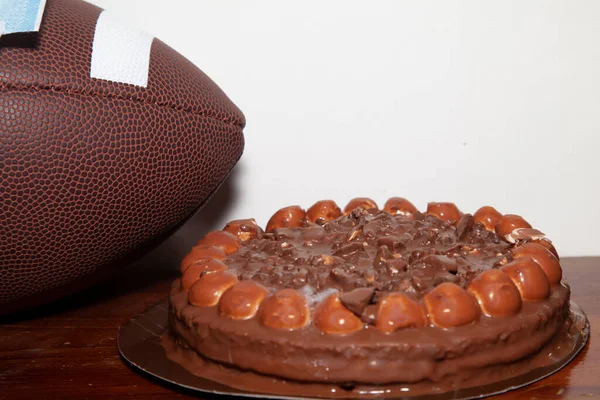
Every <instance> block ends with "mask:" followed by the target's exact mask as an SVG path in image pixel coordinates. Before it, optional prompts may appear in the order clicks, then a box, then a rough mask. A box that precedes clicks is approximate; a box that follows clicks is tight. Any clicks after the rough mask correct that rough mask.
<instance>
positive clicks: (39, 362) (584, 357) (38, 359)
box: [0, 255, 600, 400]
mask: <svg viewBox="0 0 600 400" xmlns="http://www.w3.org/2000/svg"><path fill="white" fill-rule="evenodd" d="M167 264H169V263H167ZM563 267H564V271H565V276H566V277H567V279H568V280H569V282H570V284H571V287H572V291H573V295H572V298H573V300H575V302H577V303H578V304H579V305H580V306H581V307H582V308H583V310H584V311H585V312H586V313H587V315H588V317H589V320H590V322H591V325H592V333H591V338H590V342H589V343H588V345H587V346H586V348H585V349H584V350H583V352H582V353H581V354H580V355H579V356H578V357H577V358H576V359H575V360H574V361H573V362H572V363H571V364H570V365H569V366H567V367H566V368H564V369H563V370H561V371H560V372H558V373H556V374H554V375H552V376H551V377H549V378H546V379H544V380H542V381H540V382H537V383H535V384H533V385H531V386H528V387H525V388H523V389H520V390H517V391H514V392H510V393H509V394H505V395H503V396H499V398H515V399H533V398H537V399H548V398H577V399H587V398H595V397H598V398H600V329H595V328H597V327H598V326H599V324H600V285H599V282H600V257H594V258H572V259H564V260H563ZM175 271H176V269H175V268H174V266H173V265H167V266H165V265H164V259H161V258H160V257H158V258H156V257H153V256H152V255H151V256H150V257H146V258H145V259H144V260H141V261H140V262H138V263H136V264H135V265H133V266H131V267H129V268H125V269H123V271H122V272H121V273H120V274H119V275H118V276H116V277H115V278H114V279H112V280H111V281H109V282H106V283H104V284H101V285H99V286H96V287H95V288H92V289H90V290H88V291H85V292H83V293H80V294H79V295H76V296H73V297H70V298H68V299H64V300H62V301H60V302H58V303H56V304H54V305H52V306H51V307H48V308H46V309H43V310H38V311H37V312H36V313H32V314H27V315H21V316H19V317H18V318H12V320H5V321H1V322H2V324H1V325H0V399H10V400H12V399H30V398H32V399H47V398H48V399H100V398H110V397H119V398H129V399H150V398H152V399H177V398H190V397H189V396H190V392H182V391H176V390H175V389H174V388H173V387H169V386H164V385H163V384H161V383H158V382H154V381H151V380H150V379H148V378H147V377H145V376H143V375H140V374H138V373H137V372H136V371H134V370H132V369H130V368H128V367H127V366H126V365H125V364H124V363H123V362H122V361H121V359H120V357H119V352H118V350H117V341H116V336H117V330H118V328H119V326H120V325H121V324H122V323H123V322H125V321H127V320H128V319H129V318H131V317H133V316H135V315H137V314H138V313H140V312H142V311H143V310H144V309H145V308H146V307H147V306H149V305H151V304H153V303H155V302H158V301H159V300H161V299H163V298H165V297H166V295H167V292H168V288H169V285H170V283H171V280H172V279H173V278H174V276H175V273H176V272H175Z"/></svg>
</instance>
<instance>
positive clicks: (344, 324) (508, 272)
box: [167, 197, 570, 389]
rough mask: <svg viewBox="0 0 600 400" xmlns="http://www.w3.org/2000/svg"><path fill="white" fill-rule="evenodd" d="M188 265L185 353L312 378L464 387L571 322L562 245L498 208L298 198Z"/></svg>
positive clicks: (213, 238) (216, 238) (179, 335)
mask: <svg viewBox="0 0 600 400" xmlns="http://www.w3.org/2000/svg"><path fill="white" fill-rule="evenodd" d="M181 272H182V277H181V279H178V280H177V281H175V282H174V284H173V287H172V291H171V295H170V310H169V333H170V337H171V338H172V339H173V341H172V343H175V344H176V346H175V347H176V348H177V349H178V351H183V349H185V351H188V352H194V354H197V355H199V356H201V357H202V359H208V360H211V361H212V362H214V363H218V364H219V365H222V366H224V367H230V368H232V369H236V370H240V371H251V372H252V373H254V374H258V375H261V376H270V377H276V378H279V379H283V380H290V381H294V382H304V383H306V384H309V383H310V384H315V383H316V384H339V385H340V386H341V387H348V386H350V387H352V385H357V384H363V385H390V384H399V383H416V382H431V383H432V384H435V383H436V382H446V383H447V382H450V383H451V385H450V386H451V387H452V388H454V389H456V388H459V387H460V385H461V382H468V381H469V380H472V379H473V377H474V376H479V377H481V376H482V374H483V372H484V371H491V372H490V373H494V374H498V369H497V368H496V369H494V368H495V367H497V366H499V365H500V366H511V365H517V364H519V365H520V366H521V367H522V366H523V360H527V358H528V357H530V356H532V355H534V354H536V353H537V352H539V350H540V349H541V348H542V347H544V346H545V345H546V344H547V343H548V342H550V341H551V340H552V339H553V338H554V337H555V336H556V335H557V334H558V333H559V332H562V331H563V330H564V326H565V325H566V324H568V319H569V294H570V293H569V287H568V285H567V283H566V282H565V281H564V280H563V279H562V270H561V266H560V263H559V257H558V255H557V253H556V250H555V249H554V247H553V245H552V244H551V242H550V241H549V240H548V239H547V238H545V236H544V234H543V233H541V232H540V231H538V230H536V229H533V228H532V227H531V226H530V225H529V224H528V223H527V222H526V221H525V220H524V219H523V218H521V217H519V216H517V215H510V214H506V215H501V214H500V213H499V212H498V211H496V210H495V209H494V208H492V207H482V208H481V209H479V210H478V211H477V212H475V213H474V214H473V215H471V214H463V213H462V212H460V211H459V209H458V208H457V207H456V206H455V205H454V204H452V203H429V205H428V207H427V211H426V212H425V213H421V212H419V211H418V210H417V209H416V208H415V206H413V205H412V204H411V203H410V202H409V201H407V200H406V199H403V198H397V197H396V198H391V199H389V200H388V201H387V202H386V204H385V206H384V207H383V210H379V208H378V207H377V205H376V204H375V202H374V201H373V200H371V199H368V198H357V199H354V200H352V201H351V202H350V203H349V204H348V205H347V206H346V208H345V209H344V210H343V211H342V210H341V209H340V208H339V207H338V206H337V205H336V204H335V203H334V202H333V201H330V200H324V201H320V202H317V203H316V204H315V205H313V206H312V207H310V208H309V209H308V210H306V211H305V210H303V209H302V208H301V207H299V206H292V207H287V208H283V209H281V210H279V211H277V212H276V213H275V214H274V215H273V217H272V218H271V219H270V221H269V222H268V224H267V226H266V229H265V230H263V229H261V228H260V227H259V226H257V224H256V222H255V221H254V220H253V219H247V220H237V221H232V222H230V223H229V224H227V225H226V226H225V228H224V229H223V230H222V231H216V232H210V233H209V234H207V235H206V236H205V237H204V238H203V239H201V240H200V241H199V242H198V244H197V246H196V247H194V248H193V249H192V251H191V252H190V253H189V254H188V255H187V256H186V257H185V259H184V260H183V261H182V263H181ZM173 351H175V350H173ZM173 351H171V353H172V352H173ZM169 353H170V352H169V351H167V356H168V357H171V358H173V359H176V358H177V357H173V355H172V354H169ZM188 368H189V366H188ZM507 368H508V367H507ZM471 383H472V382H471Z"/></svg>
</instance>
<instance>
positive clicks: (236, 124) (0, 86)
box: [0, 83, 245, 130]
mask: <svg viewBox="0 0 600 400" xmlns="http://www.w3.org/2000/svg"><path fill="white" fill-rule="evenodd" d="M0 89H7V90H15V91H19V90H22V91H28V90H33V91H45V92H56V93H66V94H75V95H80V96H84V97H101V98H107V99H114V100H124V101H131V102H133V103H142V104H148V105H156V106H159V107H163V108H168V109H170V110H174V111H183V112H187V113H190V114H192V115H197V116H200V117H206V118H210V119H213V120H215V121H219V122H222V123H224V124H226V125H229V126H232V127H238V128H240V129H241V130H243V129H244V126H245V123H244V122H243V119H244V118H243V117H242V122H235V121H228V120H227V119H221V118H217V117H215V116H214V115H211V114H209V113H205V112H193V111H192V110H191V107H173V106H171V105H169V104H167V103H153V102H148V101H144V100H142V99H136V98H133V97H122V96H115V95H111V94H108V93H99V94H92V93H89V92H85V91H81V90H72V89H67V88H61V87H55V86H51V85H39V86H27V85H11V84H6V83H0ZM232 104H233V103H232ZM234 107H235V105H234Z"/></svg>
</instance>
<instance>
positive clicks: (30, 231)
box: [0, 0, 245, 314]
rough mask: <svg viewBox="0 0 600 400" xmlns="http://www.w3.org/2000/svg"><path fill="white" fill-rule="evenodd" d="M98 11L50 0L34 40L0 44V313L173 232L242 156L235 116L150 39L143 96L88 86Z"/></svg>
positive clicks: (212, 89) (195, 72)
mask: <svg viewBox="0 0 600 400" xmlns="http://www.w3.org/2000/svg"><path fill="white" fill-rule="evenodd" d="M99 13H100V9H99V8H97V7H95V6H93V5H90V4H88V3H84V2H82V1H79V0H48V2H47V5H46V11H45V14H44V19H43V21H42V27H41V30H40V33H39V35H38V36H37V37H36V41H37V43H36V45H35V46H32V47H28V46H12V44H13V43H9V42H7V41H5V39H6V38H8V37H4V38H2V39H1V41H0V60H1V62H0V145H1V152H0V167H1V168H0V211H1V213H0V314H2V313H6V312H12V311H15V310H17V309H18V308H20V306H21V305H24V304H28V305H31V304H35V303H38V302H46V301H50V300H52V298H53V297H56V296H58V295H60V294H64V293H66V292H68V291H69V290H68V285H70V284H73V283H74V282H79V281H82V280H85V279H86V278H89V276H90V275H93V274H97V273H98V270H99V269H101V268H105V267H106V266H111V265H117V264H119V261H121V260H123V259H124V258H125V257H127V256H129V255H130V254H131V253H132V252H133V251H138V250H140V249H141V248H143V247H144V246H146V245H147V244H148V243H150V242H152V241H153V239H155V238H156V237H157V236H159V235H162V234H164V233H165V232H168V231H170V230H172V229H173V228H175V227H176V226H178V225H179V224H180V223H181V222H182V221H183V220H185V219H186V218H187V217H189V216H190V215H191V214H192V213H193V212H194V211H195V210H197V209H198V207H199V206H200V205H201V204H202V203H203V202H204V201H206V199H207V198H208V197H209V196H210V194H211V193H212V192H213V191H214V190H215V189H216V188H217V187H218V185H219V184H220V183H221V182H222V181H223V180H224V179H225V177H226V176H227V175H228V173H229V171H230V170H231V168H233V166H234V165H235V163H236V161H237V160H238V159H239V157H240V156H241V154H242V151H243V147H244V138H243V135H242V129H243V127H244V125H245V120H244V116H243V114H242V113H241V112H240V111H239V109H238V108H237V107H236V106H235V105H234V104H233V103H232V102H231V101H230V100H229V99H228V98H227V96H226V95H225V94H224V93H223V92H222V91H221V90H220V89H219V88H218V87H217V86H216V85H215V83H213V82H212V81H211V80H210V79H209V78H208V77H207V76H206V75H204V74H203V73H202V72H201V71H200V70H199V69H198V68H196V67H195V66H193V65H192V64H191V63H190V62H189V61H187V60H186V59H185V58H184V57H182V56H181V55H179V54H177V53H176V52H175V51H173V50H172V49H170V48H169V47H168V46H166V45H165V44H164V43H162V42H160V41H159V40H157V39H154V42H153V44H152V50H151V57H150V72H149V77H148V87H147V88H142V87H136V86H133V85H125V84H119V83H114V82H108V81H103V80H98V79H91V78H90V77H89V76H90V62H91V51H92V41H93V36H94V29H95V24H96V20H97V18H98V15H99ZM2 41H4V43H2ZM11 42H14V38H11ZM7 43H8V44H9V45H10V46H8V47H7ZM3 44H4V46H3ZM62 288H66V289H64V291H63V289H62ZM49 293H52V294H51V295H50V294H49Z"/></svg>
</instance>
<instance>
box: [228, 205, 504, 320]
mask: <svg viewBox="0 0 600 400" xmlns="http://www.w3.org/2000/svg"><path fill="white" fill-rule="evenodd" d="M321 223H322V225H317V224H315V223H311V222H308V221H307V220H305V221H303V222H302V223H301V224H300V226H298V227H285V228H277V229H274V230H273V232H272V233H265V234H262V235H261V236H258V237H254V238H251V239H249V240H246V241H243V242H242V243H241V244H240V248H239V250H238V251H237V252H235V253H232V254H229V255H228V256H227V258H226V260H224V262H225V263H226V264H227V265H228V266H229V269H230V271H232V272H233V273H235V274H236V275H237V276H238V277H239V278H240V279H251V280H254V281H256V282H258V283H260V284H262V285H264V286H265V287H267V288H268V289H276V290H277V289H282V288H294V289H301V288H302V287H304V286H307V287H309V288H310V289H311V291H312V292H314V293H320V292H321V291H323V290H326V289H330V288H333V289H337V290H340V291H341V292H342V296H344V294H349V293H353V291H354V290H356V289H359V288H367V290H366V291H365V292H364V293H367V292H368V290H380V291H382V292H390V291H397V292H401V293H407V294H410V295H411V296H413V297H415V298H420V297H421V296H422V295H423V294H424V293H427V292H428V291H429V290H431V289H432V288H433V287H435V286H436V285H439V284H440V283H444V282H452V283H456V284H458V285H459V286H461V287H463V288H464V287H466V285H468V283H469V282H470V281H471V280H472V279H473V278H474V277H475V276H476V275H477V274H478V273H479V272H480V271H482V270H486V269H490V268H498V267H499V266H500V265H501V264H502V261H501V260H502V259H504V255H505V254H506V253H508V249H509V248H510V246H511V245H510V244H509V243H507V242H506V241H505V240H502V239H500V238H499V237H498V236H497V235H496V234H495V233H494V232H490V231H487V230H486V229H485V227H484V226H483V225H482V224H475V223H473V217H472V216H470V215H469V214H465V215H463V216H462V217H461V218H460V220H459V222H458V224H456V226H454V225H453V223H451V222H448V221H444V220H441V219H439V218H437V217H436V216H434V215H425V214H422V213H420V212H415V213H414V214H412V215H401V214H398V215H390V214H388V213H386V212H383V211H377V210H375V209H372V210H368V211H367V210H363V209H360V208H359V209H356V210H354V211H352V212H350V213H349V214H348V215H344V216H340V217H338V218H336V219H332V220H330V221H326V222H322V221H321ZM346 292H348V293H346ZM359 293H360V292H359ZM343 298H344V299H345V300H342V301H343V302H346V303H347V304H354V303H353V302H352V301H351V300H349V299H348V297H347V296H344V297H343ZM350 299H352V297H350ZM346 303H344V304H345V305H346ZM357 304H359V305H360V306H358V305H357V306H353V305H350V306H349V309H350V307H351V308H352V312H354V313H356V314H357V315H358V314H359V311H360V314H361V315H363V314H364V312H363V310H361V308H362V309H364V308H368V307H367V306H368V305H363V303H361V302H359V303H357ZM357 307H358V308H357ZM363 317H364V316H363Z"/></svg>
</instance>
